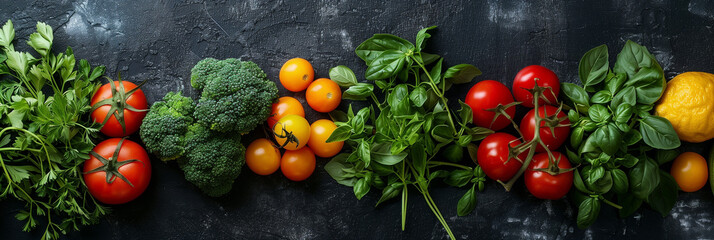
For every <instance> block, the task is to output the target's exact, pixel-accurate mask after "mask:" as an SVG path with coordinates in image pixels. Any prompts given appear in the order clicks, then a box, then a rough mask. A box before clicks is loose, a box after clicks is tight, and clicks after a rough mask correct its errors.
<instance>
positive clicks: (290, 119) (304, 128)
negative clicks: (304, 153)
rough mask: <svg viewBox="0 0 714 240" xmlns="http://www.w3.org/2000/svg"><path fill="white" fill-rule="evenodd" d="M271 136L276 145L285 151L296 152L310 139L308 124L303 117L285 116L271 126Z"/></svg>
mask: <svg viewBox="0 0 714 240" xmlns="http://www.w3.org/2000/svg"><path fill="white" fill-rule="evenodd" d="M273 135H274V136H275V140H276V141H277V142H278V145H279V146H280V147H282V148H285V150H298V149H300V148H302V147H304V146H305V145H307V142H308V141H309V139H310V123H308V122H307V120H305V118H304V117H301V116H298V115H287V116H285V117H283V118H281V119H280V121H278V122H277V123H276V124H275V126H273Z"/></svg>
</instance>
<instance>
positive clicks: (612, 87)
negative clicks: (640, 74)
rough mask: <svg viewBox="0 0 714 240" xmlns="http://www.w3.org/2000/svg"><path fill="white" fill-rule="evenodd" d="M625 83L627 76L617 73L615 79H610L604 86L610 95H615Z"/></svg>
mask: <svg viewBox="0 0 714 240" xmlns="http://www.w3.org/2000/svg"><path fill="white" fill-rule="evenodd" d="M625 81H627V74H625V73H618V74H617V75H616V76H615V77H613V78H612V79H610V81H609V82H607V85H605V88H606V89H607V90H608V91H609V92H610V93H612V95H615V94H617V92H618V91H620V89H622V85H624V84H625Z"/></svg>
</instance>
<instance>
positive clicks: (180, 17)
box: [0, 0, 714, 239]
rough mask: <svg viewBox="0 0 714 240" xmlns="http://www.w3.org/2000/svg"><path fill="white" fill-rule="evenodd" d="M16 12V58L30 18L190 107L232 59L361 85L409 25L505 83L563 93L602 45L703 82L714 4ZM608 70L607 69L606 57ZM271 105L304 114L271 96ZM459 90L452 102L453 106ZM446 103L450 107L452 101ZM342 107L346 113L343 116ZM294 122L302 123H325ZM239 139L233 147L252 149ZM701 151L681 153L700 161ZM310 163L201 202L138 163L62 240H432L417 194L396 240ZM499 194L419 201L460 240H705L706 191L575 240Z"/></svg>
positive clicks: (309, 0) (409, 33) (608, 213)
mask: <svg viewBox="0 0 714 240" xmlns="http://www.w3.org/2000/svg"><path fill="white" fill-rule="evenodd" d="M387 2H388V3H382V2H379V1H367V2H365V1H336V0H320V1H315V0H306V1H275V2H263V1H258V0H250V1H86V0H85V1H68V0H63V1H47V2H44V1H17V0H0V21H3V22H4V21H5V20H6V19H12V20H13V22H14V24H15V28H16V30H17V37H18V38H19V40H20V41H18V42H17V43H16V46H18V48H19V49H22V50H27V47H26V46H25V44H24V42H25V41H26V39H27V37H28V35H29V34H30V33H31V32H33V31H34V27H35V22H36V21H45V22H47V23H48V24H50V25H51V26H53V27H54V30H55V49H56V50H62V49H64V48H65V47H66V46H67V45H70V46H72V47H73V48H74V52H75V54H76V55H77V57H78V58H87V59H89V61H90V62H91V63H92V64H95V65H96V64H102V65H106V66H107V73H108V74H109V75H113V76H116V74H117V73H119V72H121V73H122V76H124V78H125V79H128V80H130V81H140V80H144V79H149V82H148V83H147V85H146V87H145V88H144V92H145V93H146V96H147V97H148V100H149V102H154V101H156V100H158V99H160V98H161V97H162V96H163V95H164V94H165V93H166V92H168V91H178V90H183V91H184V92H185V93H188V94H189V95H192V96H195V92H193V91H192V89H191V87H190V85H189V84H188V81H189V74H190V73H189V72H190V69H191V67H192V66H193V65H194V64H195V63H196V62H197V61H199V60H200V59H202V58H205V57H215V58H228V57H235V58H239V57H240V58H243V59H244V60H252V61H254V62H256V63H258V65H260V66H261V67H262V68H263V69H264V70H265V71H266V73H267V74H268V76H269V77H270V78H271V79H273V80H275V81H276V82H277V76H278V71H279V69H280V66H281V65H282V63H283V62H284V61H286V60H287V59H289V58H292V57H302V58H305V59H308V60H309V61H311V63H312V64H313V66H314V67H315V70H316V76H319V77H327V71H328V70H329V68H330V67H333V66H335V65H340V64H344V65H347V66H349V67H351V68H353V69H354V70H355V72H356V73H357V75H358V76H363V74H364V70H365V66H364V64H363V63H362V62H361V61H360V60H359V58H357V57H356V56H355V55H354V52H353V51H354V48H355V47H357V45H359V43H361V42H362V41H363V40H365V39H367V38H369V37H370V36H371V35H372V34H374V33H392V34H396V35H399V36H402V37H404V38H406V39H409V40H412V41H413V39H414V35H415V34H416V32H417V31H418V30H419V29H421V28H422V27H427V26H431V25H438V26H439V28H438V30H436V31H435V32H434V34H433V35H434V37H433V38H432V39H430V40H429V41H428V45H429V47H428V49H427V51H429V52H436V53H440V54H441V55H442V56H444V57H445V58H446V60H445V64H447V65H455V64H458V63H471V64H474V65H476V66H477V67H479V68H480V69H481V70H482V71H483V72H484V74H483V75H482V76H481V77H479V78H477V80H484V79H495V80H498V81H501V82H503V83H505V84H506V85H507V86H510V85H511V83H512V81H513V80H512V79H513V77H514V76H515V74H516V73H517V71H518V70H520V69H521V68H522V67H525V66H527V65H531V64H540V65H544V66H546V67H548V68H550V69H552V70H553V71H555V72H556V73H557V74H558V75H559V76H560V79H561V81H567V82H577V64H578V60H579V59H580V57H581V56H582V54H583V53H585V52H586V51H587V50H589V49H590V48H592V47H595V46H597V45H600V44H603V43H605V44H608V46H609V47H610V56H611V60H612V59H614V56H615V55H616V54H617V53H618V52H619V50H620V49H621V47H622V45H623V44H624V42H625V41H626V40H627V39H632V40H634V41H636V42H639V43H641V44H642V45H644V46H646V47H648V49H649V50H650V52H652V53H653V54H654V55H655V56H656V58H657V60H659V62H660V64H661V65H662V67H663V68H664V70H665V72H666V75H667V78H668V79H669V78H671V77H673V76H674V75H676V74H678V73H681V72H685V71H706V72H714V32H712V25H714V3H712V2H710V1H707V0H691V1H676V0H671V1H670V0H652V1H637V2H635V1H632V2H629V1H619V0H614V1H568V2H567V3H566V2H560V1H525V0H524V1H497V0H489V1H461V0H460V1H387ZM612 61H614V60H612ZM279 88H280V89H281V90H280V91H281V95H290V96H295V97H296V98H298V99H299V100H300V101H301V102H303V104H304V105H305V106H306V109H309V108H308V107H307V105H306V104H305V101H304V94H300V93H297V94H293V93H289V92H287V91H286V90H285V89H282V87H279ZM467 90H468V86H467V87H464V88H459V89H454V90H451V91H450V92H449V93H448V94H449V97H450V98H453V99H454V100H455V99H461V98H463V97H464V96H465V95H466V92H467ZM452 102H455V101H452ZM341 107H343V108H344V107H346V104H345V103H343V104H342V105H341ZM324 117H326V116H325V115H319V114H315V113H311V112H308V120H310V121H314V120H315V119H319V118H324ZM254 137H255V135H252V136H249V137H248V138H247V139H245V140H244V144H246V145H247V144H248V143H249V140H250V139H251V138H254ZM710 146H711V142H706V143H702V144H686V145H685V149H687V150H693V151H697V152H700V153H706V152H708V150H709V149H710ZM326 162H327V161H326V160H324V159H319V160H318V169H317V170H316V172H315V174H314V175H313V176H312V177H310V178H309V179H308V180H306V181H304V182H291V181H289V180H287V179H286V178H285V177H283V176H282V175H281V174H280V173H276V174H273V175H272V176H268V177H261V176H257V175H255V174H253V173H252V172H251V171H250V170H247V169H244V170H243V172H242V174H241V175H240V177H239V178H238V179H237V182H236V183H235V184H234V186H233V190H232V191H231V192H230V194H228V195H227V196H225V197H221V198H210V197H207V196H205V195H203V194H201V193H200V191H198V189H196V188H195V187H194V186H192V185H191V184H190V183H188V182H186V181H185V180H184V178H183V174H182V172H181V171H180V170H179V169H178V167H177V166H176V164H175V163H168V164H165V163H161V162H160V161H157V159H153V164H154V169H153V179H152V182H151V185H149V188H148V189H147V190H146V192H145V193H144V194H143V195H142V196H141V197H140V198H138V199H137V200H135V201H133V202H131V203H128V204H124V205H121V206H115V207H114V213H113V214H111V215H109V216H107V217H106V218H104V219H102V221H101V223H100V224H98V225H94V226H90V227H85V228H83V229H82V230H81V232H74V233H71V234H70V235H69V237H70V238H72V239H100V238H101V239H236V238H238V239H242V238H249V239H315V238H317V239H334V238H338V237H339V238H345V239H383V238H389V239H394V238H396V239H443V238H446V237H447V236H446V233H445V231H444V230H443V228H442V226H441V225H440V224H439V223H438V221H437V220H436V218H435V217H434V216H433V215H432V213H431V212H430V211H429V209H428V208H427V206H426V205H425V204H424V201H423V199H422V198H421V196H420V195H418V194H417V193H416V191H412V193H414V194H410V196H409V208H408V216H407V219H408V221H407V230H406V231H405V232H402V231H400V204H399V202H398V201H391V202H389V203H387V204H384V205H382V206H380V207H379V208H374V203H375V202H376V200H377V199H378V198H379V194H378V193H376V192H372V193H370V194H368V195H367V196H366V197H365V198H364V199H362V200H361V201H358V200H357V199H356V198H355V197H354V195H353V193H352V189H351V188H347V187H343V186H341V185H338V184H337V183H335V182H334V181H333V180H332V179H331V178H330V177H329V176H328V175H327V173H326V172H325V171H324V170H323V169H322V167H323V166H324V164H325V163H326ZM516 185H517V186H516V187H515V189H514V190H513V191H512V192H510V193H506V192H504V191H503V189H502V188H501V187H500V186H499V185H497V184H496V183H493V182H490V183H489V184H488V185H487V189H486V191H485V192H483V193H481V194H479V197H478V200H479V204H478V207H477V209H476V210H475V212H474V213H472V214H471V215H469V216H466V217H456V202H457V201H458V199H459V198H460V197H461V195H462V194H463V193H464V192H465V189H455V188H450V187H446V186H443V185H436V186H435V187H434V188H433V190H432V195H433V196H434V200H435V201H436V203H437V204H438V206H439V207H440V208H441V211H442V213H443V215H444V216H445V217H446V220H447V222H448V223H449V224H450V226H451V228H452V230H453V232H454V233H455V235H456V236H457V238H459V239H467V238H468V239H477V238H478V239H482V238H484V239H504V238H505V239H512V238H525V239H593V238H594V239H605V238H616V239H629V238H672V239H691V238H711V236H712V235H711V233H713V232H714V231H713V230H712V225H714V223H712V220H713V218H714V216H712V214H711V213H712V212H713V211H714V204H712V203H714V198H713V197H712V194H711V192H710V191H709V189H708V188H709V186H705V188H704V189H702V190H701V191H699V192H697V193H682V194H680V197H679V201H678V202H677V205H676V206H675V208H674V209H673V210H672V213H671V215H669V216H667V217H665V218H662V217H661V216H660V215H658V214H657V213H655V212H654V211H652V210H650V209H647V208H643V209H641V210H639V211H638V212H637V213H635V214H634V216H633V217H630V218H627V219H619V218H617V216H616V212H615V210H614V209H613V208H610V207H607V206H604V207H603V210H602V212H601V215H600V218H599V219H598V221H597V222H596V223H595V224H594V225H593V226H591V227H590V228H589V229H587V230H579V229H578V228H577V227H576V225H575V214H576V210H577V209H576V208H574V207H573V206H572V205H571V203H570V202H569V201H568V200H567V199H561V200H558V201H542V200H538V199H535V198H534V197H532V196H530V195H529V194H528V193H527V191H526V190H525V188H524V187H523V186H522V183H520V184H516ZM19 209H21V205H20V204H19V203H18V202H15V201H12V200H5V201H2V202H0V232H1V233H2V239H26V238H30V239H36V238H39V236H40V233H41V232H40V231H34V232H32V233H24V232H21V231H20V230H21V229H22V226H21V223H20V222H18V221H16V220H15V219H14V217H13V216H14V214H15V213H16V212H17V211H18V210H19Z"/></svg>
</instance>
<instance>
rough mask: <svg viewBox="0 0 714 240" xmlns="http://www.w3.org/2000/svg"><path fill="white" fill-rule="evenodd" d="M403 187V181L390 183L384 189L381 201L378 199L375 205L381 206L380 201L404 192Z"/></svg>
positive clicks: (381, 201)
mask: <svg viewBox="0 0 714 240" xmlns="http://www.w3.org/2000/svg"><path fill="white" fill-rule="evenodd" d="M403 189H404V184H403V183H402V182H394V183H392V184H389V185H388V186H387V187H385V188H384V189H383V190H382V197H380V198H379V201H377V204H376V205H375V206H379V204H380V203H383V202H384V201H387V200H389V199H392V198H395V197H397V196H399V194H400V193H402V191H403Z"/></svg>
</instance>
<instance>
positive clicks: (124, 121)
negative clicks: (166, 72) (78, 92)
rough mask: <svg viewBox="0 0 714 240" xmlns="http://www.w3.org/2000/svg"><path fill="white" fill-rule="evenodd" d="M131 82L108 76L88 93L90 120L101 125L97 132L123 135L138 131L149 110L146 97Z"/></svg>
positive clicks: (138, 87) (108, 134)
mask: <svg viewBox="0 0 714 240" xmlns="http://www.w3.org/2000/svg"><path fill="white" fill-rule="evenodd" d="M144 83H146V81H144V82H142V83H141V84H139V86H137V85H136V84H134V83H132V82H127V81H122V80H121V76H119V79H117V81H113V80H111V79H109V83H107V84H104V85H102V86H101V87H99V89H98V90H97V92H96V93H95V94H94V96H92V101H91V102H90V104H91V106H92V114H91V117H92V120H93V121H94V122H96V123H100V124H102V128H101V129H100V131H101V132H102V133H104V135H107V136H109V137H125V136H129V135H131V134H132V133H134V132H136V130H139V126H140V125H141V121H142V120H143V119H144V117H145V116H146V112H147V111H149V109H148V107H149V106H148V105H147V103H146V96H145V95H144V92H143V91H141V89H140V87H141V86H142V85H144Z"/></svg>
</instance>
